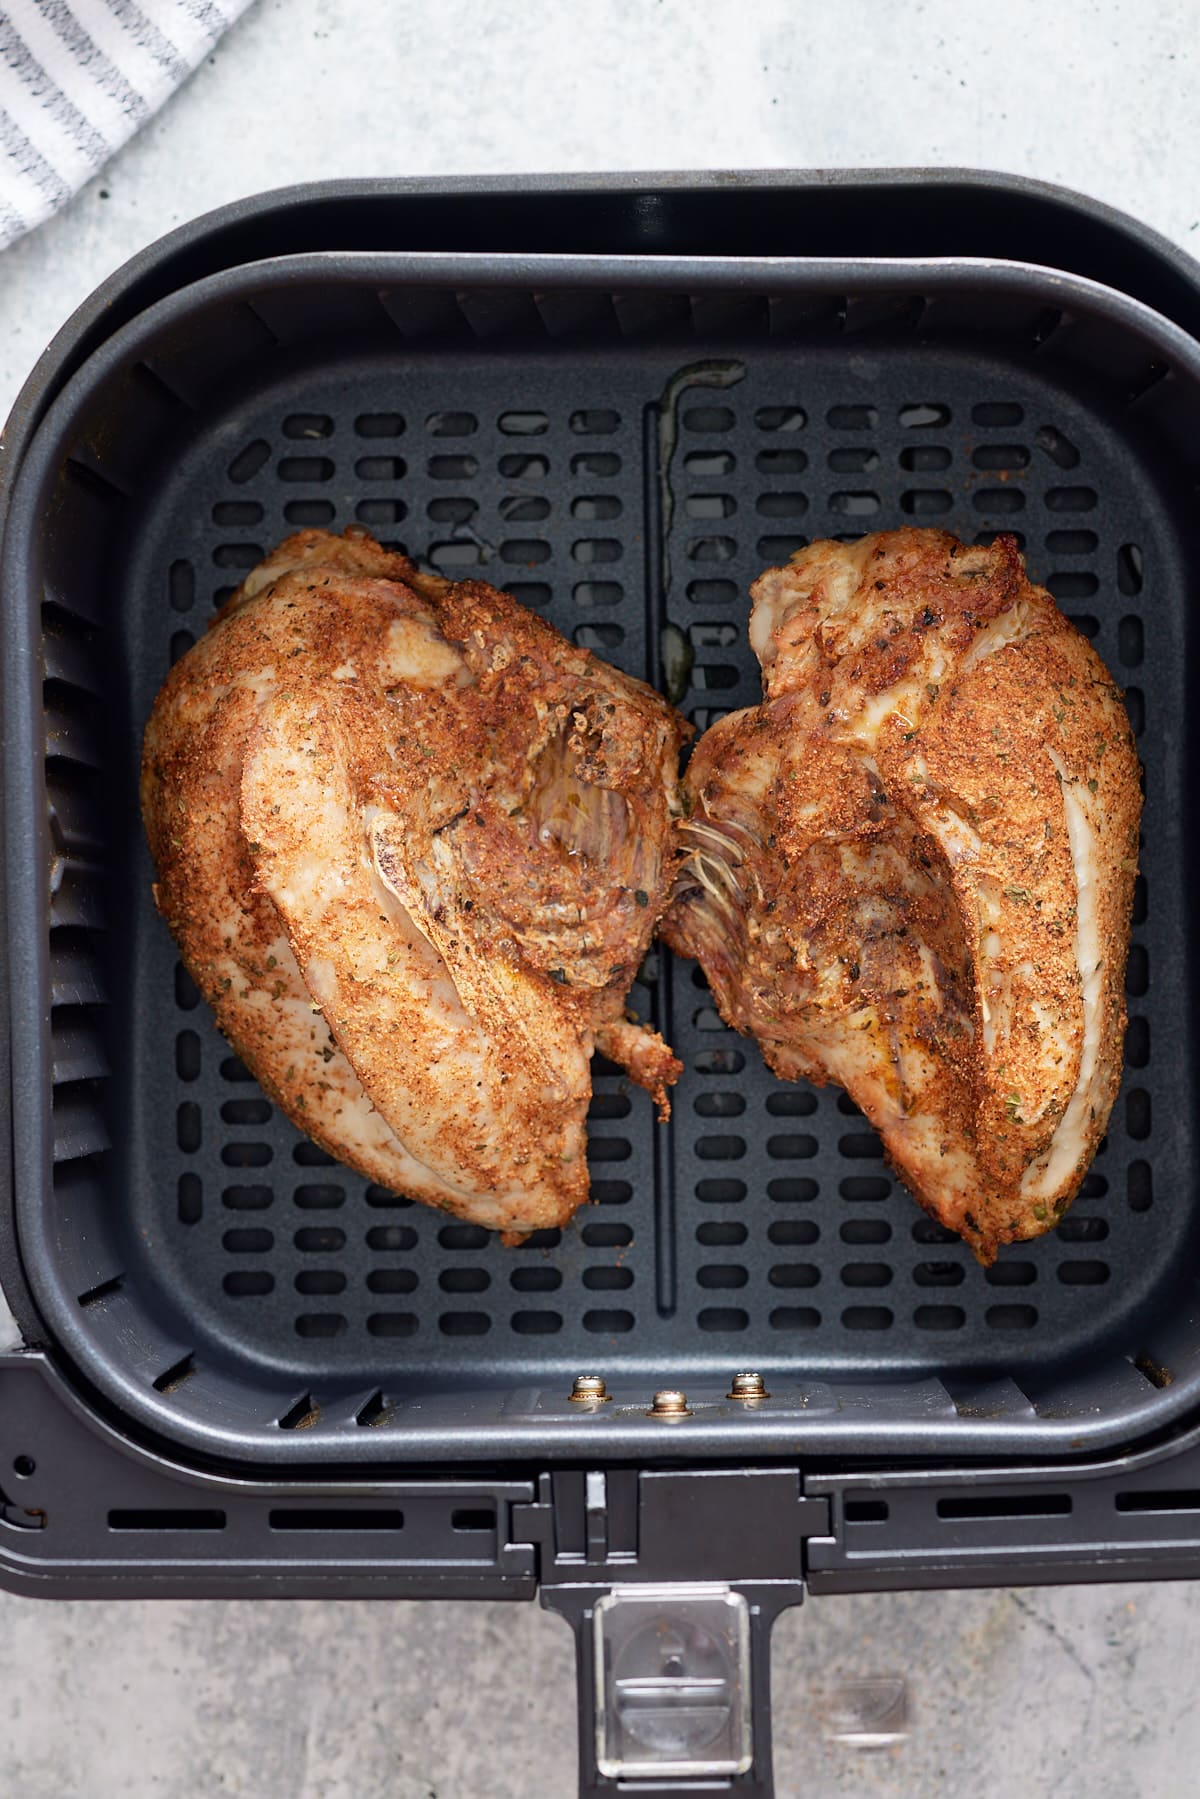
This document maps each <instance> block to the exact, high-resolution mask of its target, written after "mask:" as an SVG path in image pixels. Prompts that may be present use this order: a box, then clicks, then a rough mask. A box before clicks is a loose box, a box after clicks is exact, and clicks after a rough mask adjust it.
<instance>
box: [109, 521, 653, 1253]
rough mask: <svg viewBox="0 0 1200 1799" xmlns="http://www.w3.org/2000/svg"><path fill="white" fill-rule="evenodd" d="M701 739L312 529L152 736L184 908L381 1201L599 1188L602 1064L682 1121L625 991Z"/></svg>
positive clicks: (153, 807)
mask: <svg viewBox="0 0 1200 1799" xmlns="http://www.w3.org/2000/svg"><path fill="white" fill-rule="evenodd" d="M687 729H688V728H687V726H686V725H685V724H684V723H683V721H682V720H681V719H680V718H679V717H678V716H677V715H676V714H675V713H674V712H673V711H672V709H671V708H670V707H669V706H668V705H667V704H666V702H665V701H664V700H662V699H661V698H660V697H659V696H658V695H657V694H655V693H654V692H652V691H651V690H650V689H649V688H648V687H646V686H644V685H643V684H642V683H641V682H639V681H636V680H633V679H631V678H630V677H629V676H626V675H624V674H621V673H620V672H619V671H617V670H616V669H613V668H611V667H609V666H607V665H606V664H605V663H603V662H601V661H599V660H597V658H596V657H594V656H593V655H591V654H590V653H589V652H588V651H585V650H579V649H576V648H575V647H574V646H573V645H571V644H569V643H568V642H567V641H566V640H565V639H564V638H563V637H561V636H560V635H559V633H558V632H557V631H555V630H553V629H552V628H551V627H550V626H549V625H548V624H547V623H546V622H545V621H544V620H542V619H540V618H538V617H536V616H535V615H534V614H532V613H530V612H528V611H527V610H526V609H525V608H523V607H522V606H520V605H518V604H517V602H516V601H515V600H513V599H511V598H510V597H509V596H508V595H506V594H503V593H499V592H497V591H496V590H495V589H494V588H492V587H489V586H486V585H485V584H484V583H482V582H476V581H464V582H461V583H452V582H449V581H444V580H441V579H439V578H438V577H436V576H431V575H426V574H423V573H421V572H419V571H418V570H417V569H416V568H415V567H414V566H413V564H412V563H411V562H409V561H408V560H407V559H406V558H405V557H403V556H400V555H395V554H392V553H390V552H388V551H386V550H384V549H383V548H382V547H381V546H380V545H379V544H377V543H375V542H374V541H373V540H372V539H370V538H369V537H368V536H366V534H365V533H361V532H360V533H356V534H351V533H347V535H346V536H344V537H337V536H333V535H331V534H329V533H327V532H323V531H302V532H300V533H298V534H297V535H296V536H294V537H291V538H289V539H288V540H287V541H286V542H285V543H283V544H281V545H280V546H279V548H278V549H277V550H275V551H274V552H273V554H272V555H271V556H269V557H268V558H267V559H266V561H264V562H263V563H262V564H261V565H260V566H259V567H258V568H256V569H255V570H253V572H252V573H251V574H250V575H248V576H247V578H246V580H245V581H244V582H243V584H242V586H241V587H240V588H239V589H238V591H237V593H235V594H234V596H233V597H232V599H231V600H230V601H229V603H228V604H227V605H226V606H225V607H224V609H223V610H222V611H221V612H220V613H219V614H218V615H217V617H216V618H215V619H214V621H213V623H212V624H211V626H210V627H209V629H208V631H207V632H206V634H205V635H204V637H202V638H201V639H200V641H199V642H198V643H197V644H196V645H195V646H194V647H193V648H192V649H190V650H189V651H188V653H187V654H186V655H185V656H184V657H183V658H182V660H181V661H180V662H178V663H177V664H176V665H175V666H174V668H173V669H172V670H171V672H170V675H169V676H168V678H167V680H166V683H165V684H164V686H163V688H162V691H161V692H160V694H159V696H158V699H157V700H156V702H155V705H154V709H153V712H152V715H151V717H150V721H149V723H148V725H147V727H146V734H145V743H144V751H143V762H142V811H143V817H144V820H145V825H146V832H147V836H148V838H149V842H150V848H151V851H152V854H153V857H154V861H155V864H156V868H157V874H158V879H157V883H156V887H155V895H156V899H157V903H158V906H159V909H160V911H161V913H162V915H163V917H164V918H165V920H166V922H167V924H168V925H169V926H170V928H171V930H172V932H173V933H174V935H175V938H176V940H177V942H178V944H179V948H180V952H181V954H182V956H183V959H184V962H185V963H186V965H187V967H188V969H189V971H190V972H191V974H192V976H193V978H194V979H195V981H196V983H197V985H198V986H199V988H200V990H201V991H202V993H203V994H204V996H205V998H206V999H207V1000H208V1002H209V1004H210V1005H211V1006H212V1008H213V1010H214V1012H215V1014H216V1017H217V1022H218V1024H219V1025H220V1026H221V1029H222V1030H223V1031H224V1032H225V1035H226V1036H227V1037H228V1038H229V1041H230V1042H231V1043H232V1045H233V1047H234V1048H235V1050H236V1051H237V1053H238V1054H239V1056H241V1058H242V1059H243V1061H244V1062H245V1063H246V1065H247V1066H248V1067H249V1068H250V1069H251V1070H252V1072H253V1073H254V1074H255V1076H256V1077H257V1079H258V1080H259V1082H260V1084H261V1085H262V1087H263V1088H264V1090H265V1091H266V1092H267V1093H268V1094H269V1095H270V1097H271V1098H272V1099H273V1100H274V1101H275V1103H276V1104H277V1105H279V1106H280V1107H281V1108H282V1109H283V1110H284V1111H285V1112H286V1113H287V1114H288V1116H289V1117H290V1118H291V1119H292V1120H293V1121H294V1122H295V1123H297V1124H298V1125H299V1126H300V1127H301V1129H303V1130H304V1131H305V1132H306V1133H307V1134H308V1135H309V1136H310V1137H312V1139H313V1140H314V1141H315V1142H317V1143H319V1144H320V1145H321V1146H322V1147H323V1148H325V1149H326V1150H328V1151H329V1153H330V1154H332V1155H334V1156H336V1157H338V1158H339V1160H341V1161H343V1162H345V1163H347V1164H349V1165H350V1166H351V1167H353V1168H355V1169H357V1170H359V1171H360V1172H361V1173H362V1174H364V1175H366V1176H367V1177H368V1178H369V1179H371V1180H373V1181H376V1182H379V1183H380V1184H382V1185H383V1186H386V1187H389V1188H391V1189H393V1190H395V1191H398V1192H401V1193H405V1194H408V1195H410V1196H411V1197H413V1198H414V1199H418V1200H423V1201H425V1202H426V1203H428V1204H430V1205H435V1206H439V1207H442V1208H444V1209H445V1210H447V1211H449V1212H452V1213H455V1214H457V1215H458V1216H459V1217H461V1218H464V1219H470V1220H471V1221H473V1222H475V1223H478V1224H483V1225H486V1226H489V1227H491V1228H493V1229H496V1230H502V1231H505V1232H508V1233H513V1234H515V1235H518V1236H519V1235H521V1234H524V1233H527V1232H529V1231H532V1230H536V1229H539V1228H542V1227H547V1226H554V1225H560V1224H562V1223H563V1222H565V1220H566V1219H568V1218H569V1217H570V1216H571V1214H572V1213H573V1212H574V1210H575V1209H576V1207H577V1206H579V1205H580V1204H581V1203H582V1202H583V1201H584V1200H585V1199H586V1198H587V1193H588V1174H587V1161H586V1153H585V1152H586V1142H585V1125H584V1120H585V1116H586V1112H587V1107H588V1101H589V1098H590V1094H591V1077H590V1072H589V1061H590V1057H591V1054H592V1051H593V1048H599V1049H601V1050H603V1051H604V1053H605V1054H607V1055H608V1056H609V1057H610V1058H611V1059H612V1060H614V1061H616V1062H618V1063H620V1064H621V1065H622V1066H624V1067H625V1068H626V1069H627V1070H628V1071H629V1073H630V1074H631V1076H632V1077H633V1079H634V1080H635V1081H637V1082H639V1083H640V1084H641V1085H642V1086H644V1087H646V1088H648V1089H649V1091H650V1092H651V1093H652V1094H653V1095H654V1096H655V1098H656V1100H657V1101H658V1104H659V1107H660V1109H661V1110H662V1111H664V1112H665V1111H666V1109H667V1099H666V1089H667V1087H668V1086H669V1085H670V1084H671V1083H672V1082H673V1081H674V1080H675V1079H676V1078H677V1075H678V1073H679V1064H678V1062H677V1061H676V1060H675V1058H674V1057H673V1055H672V1054H671V1051H670V1050H669V1049H668V1048H667V1046H666V1045H665V1044H664V1043H663V1042H662V1040H661V1038H659V1037H658V1036H657V1035H656V1033H655V1032H653V1031H652V1030H650V1029H648V1028H647V1027H646V1026H644V1025H641V1024H638V1023H636V1022H634V1021H633V1020H631V1019H630V1018H629V1017H628V1016H627V1015H626V1010H625V1001H626V996H627V994H628V992H629V989H630V986H631V985H632V983H633V981H634V978H635V976H636V974H637V972H638V967H639V964H640V963H641V961H642V958H643V956H644V955H645V952H646V949H647V947H648V945H649V942H650V939H651V936H652V934H653V930H654V926H655V923H656V921H657V919H658V917H659V914H660V912H661V910H662V907H663V905H664V903H665V897H666V889H667V886H668V884H669V875H670V869H669V852H670V848H671V844H670V811H671V807H672V805H673V803H674V795H675V783H676V774H677V765H678V754H679V747H680V743H681V741H682V738H683V737H684V735H686V733H687Z"/></svg>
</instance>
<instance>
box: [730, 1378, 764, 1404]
mask: <svg viewBox="0 0 1200 1799" xmlns="http://www.w3.org/2000/svg"><path fill="white" fill-rule="evenodd" d="M726 1397H727V1398H729V1399H770V1397H771V1395H770V1394H769V1393H768V1392H767V1383H766V1382H765V1381H764V1379H763V1377H762V1375H761V1374H735V1375H734V1377H733V1380H732V1382H731V1383H730V1388H729V1392H728V1394H727V1396H726Z"/></svg>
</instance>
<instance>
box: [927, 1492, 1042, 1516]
mask: <svg viewBox="0 0 1200 1799" xmlns="http://www.w3.org/2000/svg"><path fill="white" fill-rule="evenodd" d="M1070 1513H1071V1495H1070V1494H1069V1493H1024V1494H1022V1493H980V1494H975V1495H972V1496H971V1497H969V1498H966V1497H964V1498H955V1499H939V1500H938V1502H937V1515H938V1517H939V1518H942V1519H945V1521H946V1522H947V1523H957V1522H961V1523H965V1522H968V1521H970V1522H983V1521H984V1520H988V1519H1002V1518H1066V1517H1069V1516H1070Z"/></svg>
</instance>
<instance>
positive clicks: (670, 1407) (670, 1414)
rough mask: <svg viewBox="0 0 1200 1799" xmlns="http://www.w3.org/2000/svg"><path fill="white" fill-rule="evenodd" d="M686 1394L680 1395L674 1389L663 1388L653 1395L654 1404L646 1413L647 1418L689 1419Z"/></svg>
mask: <svg viewBox="0 0 1200 1799" xmlns="http://www.w3.org/2000/svg"><path fill="white" fill-rule="evenodd" d="M691 1415H692V1414H691V1411H690V1409H689V1407H688V1402H687V1394H686V1393H680V1392H679V1391H678V1390H677V1389H676V1388H674V1387H663V1388H662V1389H661V1390H660V1391H659V1392H657V1393H656V1394H655V1395H654V1404H653V1405H652V1406H651V1407H650V1410H649V1411H648V1412H647V1413H646V1416H647V1418H690V1417H691Z"/></svg>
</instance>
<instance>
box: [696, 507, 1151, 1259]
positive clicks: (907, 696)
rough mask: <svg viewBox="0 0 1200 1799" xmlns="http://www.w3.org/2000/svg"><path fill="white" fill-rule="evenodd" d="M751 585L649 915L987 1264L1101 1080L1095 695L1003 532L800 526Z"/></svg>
mask: <svg viewBox="0 0 1200 1799" xmlns="http://www.w3.org/2000/svg"><path fill="white" fill-rule="evenodd" d="M752 594H753V600H754V608H753V613H752V616H751V622H750V638H751V643H752V645H753V648H754V650H755V653H756V654H757V656H758V658H759V661H760V662H761V664H762V669H763V682H764V699H763V703H762V705H761V706H757V707H754V708H752V709H750V710H748V711H744V712H738V713H735V714H733V715H732V716H730V717H728V718H725V719H722V720H721V721H719V722H718V723H717V724H716V725H714V726H713V727H712V729H711V730H709V731H708V732H707V733H706V735H705V736H704V737H703V739H702V740H701V742H700V744H699V745H698V747H697V749H696V751H695V753H694V755H693V757H692V760H691V763H690V766H689V768H688V771H687V777H686V783H685V811H686V812H687V814H688V815H687V816H686V817H685V818H683V819H682V820H681V822H680V825H679V834H680V838H681V843H682V845H683V849H684V859H683V862H682V865H681V870H680V874H679V877H678V882H677V888H676V897H675V901H674V905H673V907H672V909H671V910H670V912H669V914H668V916H667V919H666V922H665V926H664V935H665V937H666V940H667V942H668V943H669V944H671V946H672V947H673V948H674V949H676V950H678V951H679V952H680V953H682V954H686V955H691V956H695V957H698V958H699V960H700V962H701V964H702V966H703V968H704V971H705V973H706V975H707V978H708V980H709V983H710V985H711V987H712V990H713V993H714V995H715V997H716V1001H717V1005H718V1007H719V1008H720V1010H721V1013H722V1015H723V1016H724V1018H725V1019H726V1020H727V1022H728V1023H730V1024H731V1025H733V1026H735V1027H736V1028H737V1029H738V1030H741V1031H746V1032H749V1033H752V1034H753V1035H754V1036H755V1037H757V1039H758V1041H759V1043H760V1044H761V1046H762V1050H763V1054H764V1055H765V1057H766V1059H767V1061H768V1063H769V1064H770V1065H771V1067H772V1068H773V1069H775V1071H776V1072H777V1073H778V1074H780V1075H783V1076H784V1077H787V1078H791V1079H797V1078H800V1077H804V1078H807V1079H808V1080H810V1081H814V1082H818V1083H821V1082H825V1081H836V1082H838V1083H839V1084H840V1085H841V1086H843V1087H844V1088H845V1089H846V1090H847V1092H848V1093H849V1094H850V1095H851V1097H852V1098H853V1099H854V1100H855V1101H856V1102H857V1104H858V1105H859V1106H860V1107H861V1109H862V1110H863V1112H864V1113H865V1114H866V1116H867V1117H868V1118H869V1119H870V1121H871V1122H872V1124H874V1125H875V1127H876V1128H877V1129H878V1131H879V1132H880V1134H881V1136H882V1139H883V1143H884V1148H885V1151H886V1153H887V1155H888V1158H889V1160H890V1161H891V1163H892V1164H893V1166H894V1167H895V1169H896V1171H897V1172H898V1174H899V1175H900V1177H901V1178H902V1179H903V1180H904V1181H905V1183H906V1184H907V1185H908V1187H909V1188H910V1189H911V1191H912V1192H913V1194H914V1195H915V1196H916V1198H917V1199H918V1200H919V1201H920V1203H921V1204H922V1205H923V1206H924V1207H925V1208H926V1210H927V1211H929V1212H930V1213H932V1214H933V1216H934V1217H935V1218H937V1219H938V1220H940V1222H941V1223H942V1224H944V1225H946V1226H948V1227H949V1228H950V1229H952V1230H955V1231H957V1232H959V1233H961V1235H962V1236H963V1237H964V1238H965V1239H966V1241H967V1242H968V1243H969V1244H970V1245H971V1247H972V1248H973V1249H974V1251H975V1253H976V1255H977V1256H978V1258H979V1259H980V1261H982V1262H985V1263H986V1262H990V1261H992V1260H993V1259H994V1257H995V1255H996V1251H997V1248H998V1246H999V1245H1000V1244H1002V1243H1006V1242H1009V1241H1012V1240H1014V1239H1017V1238H1024V1237H1035V1236H1037V1235H1038V1234H1039V1233H1040V1232H1042V1231H1045V1230H1048V1229H1050V1228H1051V1227H1052V1226H1053V1225H1054V1224H1055V1223H1056V1222H1057V1220H1058V1218H1059V1217H1060V1216H1061V1214H1062V1212H1063V1211H1064V1210H1065V1208H1066V1207H1067V1205H1068V1204H1069V1203H1070V1201H1071V1199H1072V1198H1073V1196H1074V1194H1075V1192H1076V1190H1077V1188H1078V1186H1079V1183H1080V1181H1081V1179H1082V1177H1083V1175H1084V1174H1085V1172H1086V1170H1087V1168H1088V1165H1089V1163H1090V1161H1091V1159H1092V1157H1093V1155H1094V1154H1095V1151H1096V1148H1097V1146H1098V1144H1099V1142H1100V1139H1101V1137H1102V1136H1103V1134H1104V1130H1105V1126H1106V1124H1107V1121H1108V1116H1109V1112H1110V1111H1111V1109H1112V1104H1113V1100H1114V1098H1115V1096H1116V1091H1117V1085H1118V1082H1119V1079H1120V1072H1121V1055H1122V1040H1123V1035H1124V1027H1125V1007H1124V972H1125V959H1126V952H1127V947H1128V938H1129V922H1130V909H1131V904H1132V895H1133V883H1134V876H1135V874H1136V870H1137V853H1138V821H1139V816H1140V811H1141V792H1140V779H1139V776H1140V771H1139V766H1138V759H1137V755H1136V752H1135V749H1134V744H1133V739H1132V735H1131V732H1130V728H1129V722H1128V719H1127V717H1126V714H1125V709H1124V706H1123V704H1122V702H1121V697H1120V694H1119V692H1118V690H1117V688H1116V687H1115V685H1114V683H1113V681H1112V679H1111V677H1110V676H1109V674H1108V672H1107V670H1106V669H1105V667H1104V665H1103V663H1102V662H1101V661H1100V659H1099V657H1098V656H1097V655H1096V654H1095V652H1094V651H1093V649H1092V648H1091V646H1090V644H1089V643H1088V642H1087V640H1086V639H1085V638H1084V637H1082V636H1081V635H1080V633H1079V632H1078V631H1076V630H1075V628H1074V627H1073V626H1072V625H1071V624H1070V623H1069V621H1068V620H1067V619H1065V618H1064V617H1063V615H1062V614H1061V613H1060V612H1059V611H1058V609H1057V607H1056V606H1055V604H1054V602H1053V600H1052V599H1051V598H1050V596H1049V595H1048V594H1047V593H1045V592H1044V591H1043V590H1042V589H1041V588H1039V587H1034V586H1033V585H1031V583H1030V582H1029V580H1028V579H1027V578H1026V575H1025V570H1024V565H1023V563H1022V560H1021V557H1020V555H1019V554H1018V551H1017V548H1016V545H1015V543H1014V542H1013V540H1012V539H1011V538H1006V537H1001V538H998V539H997V540H996V541H995V543H993V544H992V545H991V546H990V547H987V548H968V547H965V546H964V545H962V544H960V543H958V542H957V541H956V540H955V539H954V538H953V537H951V536H949V535H947V534H946V533H945V532H940V531H921V530H903V531H893V532H885V533H882V534H880V535H878V536H873V537H866V538H863V539H862V540H861V541H859V542H857V543H853V544H849V545H844V544H839V543H832V542H822V543H814V544H812V545H811V546H810V547H809V548H807V549H805V550H802V551H800V552H799V553H798V554H797V555H796V556H794V557H793V559H792V561H791V563H790V564H789V565H788V566H787V567H785V568H776V569H770V570H768V571H767V572H766V573H765V574H764V575H762V576H761V577H760V579H759V580H758V581H757V582H756V583H755V585H754V587H753V589H752Z"/></svg>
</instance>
